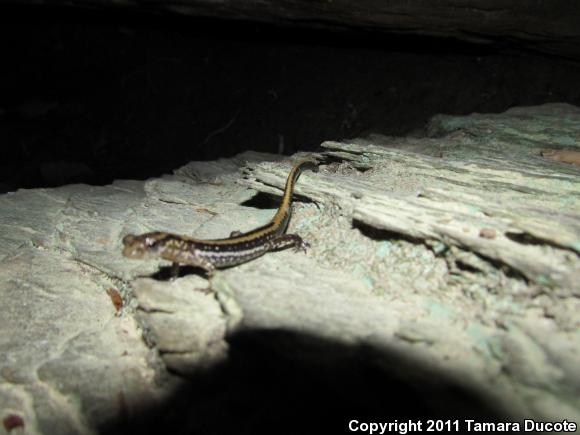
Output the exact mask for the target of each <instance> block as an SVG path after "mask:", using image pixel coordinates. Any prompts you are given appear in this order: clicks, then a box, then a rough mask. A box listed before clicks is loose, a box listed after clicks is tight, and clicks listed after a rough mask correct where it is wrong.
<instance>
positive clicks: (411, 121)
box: [0, 6, 580, 192]
mask: <svg viewBox="0 0 580 435" xmlns="http://www.w3.org/2000/svg"><path fill="white" fill-rule="evenodd" d="M0 11H1V13H0V53H1V54H2V59H1V68H0V144H1V147H2V158H1V159H0V192H6V191H11V190H15V189H17V188H21V187H25V188H31V187H39V186H58V185H62V184H68V183H72V182H85V183H90V184H107V183H110V182H112V181H113V180H114V179H117V178H136V179H145V178H148V177H153V176H159V175H161V174H163V173H168V172H171V171H172V170H173V169H175V168H177V167H179V166H181V165H183V164H185V163H187V162H188V161H191V160H208V159H215V158H217V157H227V156H231V155H234V154H236V153H239V152H241V151H244V150H259V151H268V152H273V153H278V152H281V153H283V154H291V153H294V152H295V151H297V150H309V149H313V148H315V147H317V146H318V145H319V144H320V143H321V142H322V141H324V140H340V139H347V138H352V137H356V136H360V135H364V134H367V133H369V132H379V133H384V134H390V135H404V134H407V133H409V132H415V133H418V132H420V130H421V128H422V127H423V126H424V124H425V122H426V121H427V120H428V119H429V118H430V117H431V116H432V115H434V114H437V113H448V114H469V113H472V112H501V111H504V110H506V109H508V108H510V107H513V106H518V105H534V104H541V103H545V102H569V103H572V104H579V103H580V86H579V83H580V80H579V77H580V63H579V62H578V61H572V60H567V59H563V58H557V57H548V56H545V55H540V54H537V53H534V52H530V51H521V50H519V48H518V47H517V46H514V45H513V44H511V43H508V42H505V41H501V40H498V41H497V43H495V44H492V45H486V46H483V45H471V44H467V43H461V42H458V41H454V40H448V39H437V38H426V37H416V36H415V37H403V36H391V35H386V34H379V33H365V32H360V31H359V32H351V33H338V32H330V31H315V30H306V29H300V28H279V27H274V26H268V25H263V24H255V23H243V22H235V21H219V20H209V19H201V18H192V17H180V16H174V15H169V14H148V13H144V12H136V11H128V10H117V9H111V10H99V11H97V10H85V9H75V8H60V7H59V8H48V7H16V6H0Z"/></svg>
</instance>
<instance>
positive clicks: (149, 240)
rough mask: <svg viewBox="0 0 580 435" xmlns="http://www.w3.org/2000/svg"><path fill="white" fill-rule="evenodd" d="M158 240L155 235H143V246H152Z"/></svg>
mask: <svg viewBox="0 0 580 435" xmlns="http://www.w3.org/2000/svg"><path fill="white" fill-rule="evenodd" d="M157 242H158V240H157V239H156V238H155V237H145V246H147V247H152V246H155V245H156V244H157Z"/></svg>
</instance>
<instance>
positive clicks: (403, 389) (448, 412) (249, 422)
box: [101, 330, 505, 435]
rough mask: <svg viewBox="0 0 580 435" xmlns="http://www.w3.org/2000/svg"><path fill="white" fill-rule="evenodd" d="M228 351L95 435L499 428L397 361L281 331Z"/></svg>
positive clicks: (471, 399)
mask: <svg viewBox="0 0 580 435" xmlns="http://www.w3.org/2000/svg"><path fill="white" fill-rule="evenodd" d="M229 342H230V345H231V349H230V356H229V358H228V360H227V361H225V362H223V363H221V364H218V365H216V366H214V367H212V368H210V369H207V370H202V371H200V372H198V373H197V374H195V375H193V376H192V377H191V378H190V379H189V380H188V381H187V383H186V384H185V385H184V386H183V387H182V388H181V389H179V390H178V391H177V392H176V393H175V394H174V395H173V396H172V397H171V398H170V399H169V400H168V401H167V402H166V403H164V404H163V406H161V407H159V408H156V409H147V410H142V412H141V413H138V414H135V415H128V414H124V415H123V416H122V417H121V418H119V419H118V420H116V421H111V422H109V423H108V424H106V425H104V426H103V427H101V431H102V433H107V434H110V433H128V432H131V433H142V434H152V433H158V432H159V431H160V430H163V431H164V432H165V433H173V434H204V435H210V434H229V433H237V434H257V433H277V434H297V433H348V423H349V421H350V420H351V419H356V420H358V421H360V422H389V421H395V420H398V421H399V422H402V421H405V420H407V419H413V420H419V419H420V420H422V421H423V424H426V423H425V422H426V420H427V419H429V418H449V419H456V418H470V419H476V420H478V421H495V420H497V419H501V414H500V412H499V410H497V409H493V406H492V405H491V404H490V403H489V402H488V401H486V400H485V399H484V398H483V397H482V396H481V395H480V394H478V392H476V391H472V390H469V389H467V388H465V387H463V386H460V385H459V383H458V382H457V381H456V380H453V379H450V378H449V377H448V376H445V375H444V374H442V373H440V372H437V371H436V370H433V369H432V368H430V367H425V366H422V365H421V364H419V363H418V362H417V361H413V360H411V359H409V358H407V357H405V356H403V355H400V354H399V353H397V352H390V351H381V350H378V349H375V348H373V347H371V346H367V345H353V346H351V345H345V344H339V343H337V342H334V341H329V340H325V339H322V338H317V337H313V336H307V335H301V334H296V333H292V332H287V331H281V330H279V331H275V330H251V331H245V332H242V333H238V334H236V335H234V336H232V337H231V339H230V340H229ZM504 418H505V417H504ZM502 420H503V419H502Z"/></svg>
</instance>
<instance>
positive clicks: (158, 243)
mask: <svg viewBox="0 0 580 435" xmlns="http://www.w3.org/2000/svg"><path fill="white" fill-rule="evenodd" d="M166 239H167V233H163V232H153V233H145V234H140V235H138V236H136V235H133V234H128V235H126V236H125V237H123V255H124V256H125V257H128V258H145V257H149V256H156V254H158V252H159V250H160V249H161V248H162V247H163V245H164V241H165V240H166Z"/></svg>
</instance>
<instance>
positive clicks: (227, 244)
mask: <svg viewBox="0 0 580 435" xmlns="http://www.w3.org/2000/svg"><path fill="white" fill-rule="evenodd" d="M303 169H312V170H314V171H316V170H317V169H318V163H317V162H316V161H315V160H313V159H308V160H302V161H299V162H298V163H296V164H295V165H294V166H293V167H292V169H291V170H290V173H289V174H288V179H287V180H286V186H285V188H284V196H283V197H282V203H281V204H280V207H279V208H278V211H277V212H276V214H275V215H274V217H273V218H272V220H271V221H270V222H269V223H268V224H266V225H264V226H261V227H259V228H256V229H255V230H252V231H249V232H247V233H239V232H236V231H234V232H233V233H232V234H231V236H230V237H228V238H226V239H214V240H199V239H194V238H191V237H185V236H180V235H177V234H171V233H165V232H161V231H156V232H152V233H145V234H141V235H138V236H136V235H132V234H129V235H127V236H125V237H124V238H123V245H124V248H123V255H124V256H125V257H129V258H145V257H160V258H163V259H165V260H169V261H171V262H173V266H174V267H173V273H174V274H176V273H177V268H178V265H181V264H183V265H191V266H197V267H201V268H202V269H204V270H205V271H206V273H207V274H208V275H209V276H211V275H212V274H213V273H214V271H215V269H220V268H224V267H230V266H235V265H238V264H242V263H245V262H247V261H250V260H253V259H254V258H257V257H260V256H261V255H264V254H265V253H266V252H268V251H271V250H278V249H285V248H289V247H294V248H295V249H296V250H297V251H300V250H302V251H306V248H307V247H308V246H309V245H308V243H307V242H305V241H304V240H302V238H301V237H300V236H298V235H296V234H284V233H285V232H286V228H287V227H288V222H290V217H291V216H292V195H293V192H294V185H295V184H296V181H297V180H298V177H299V176H300V174H301V172H302V170H303Z"/></svg>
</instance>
